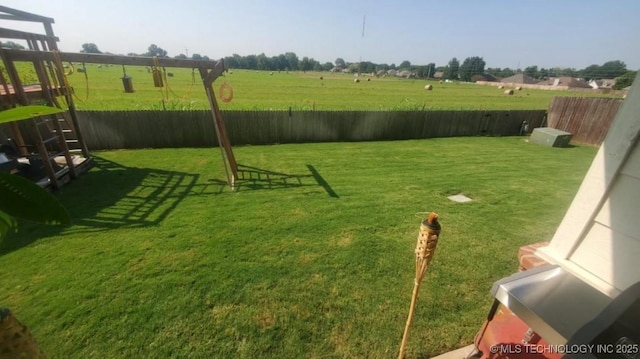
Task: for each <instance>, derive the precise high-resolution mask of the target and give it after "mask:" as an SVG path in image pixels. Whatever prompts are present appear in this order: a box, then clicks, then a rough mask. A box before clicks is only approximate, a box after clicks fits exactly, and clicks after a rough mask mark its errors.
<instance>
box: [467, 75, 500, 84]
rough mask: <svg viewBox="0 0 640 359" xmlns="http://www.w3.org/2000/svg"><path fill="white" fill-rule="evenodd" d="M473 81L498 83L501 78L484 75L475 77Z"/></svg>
mask: <svg viewBox="0 0 640 359" xmlns="http://www.w3.org/2000/svg"><path fill="white" fill-rule="evenodd" d="M472 79H473V80H474V81H488V82H498V81H500V79H499V78H497V77H495V76H493V75H491V74H482V75H473V77H472Z"/></svg>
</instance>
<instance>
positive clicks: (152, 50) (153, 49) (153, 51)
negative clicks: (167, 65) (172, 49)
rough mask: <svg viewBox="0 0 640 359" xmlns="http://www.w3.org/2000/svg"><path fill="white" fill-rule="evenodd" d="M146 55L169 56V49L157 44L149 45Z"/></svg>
mask: <svg viewBox="0 0 640 359" xmlns="http://www.w3.org/2000/svg"><path fill="white" fill-rule="evenodd" d="M145 56H157V57H167V51H166V50H165V49H163V48H161V47H158V45H156V44H151V45H149V48H148V49H147V53H146V54H145Z"/></svg>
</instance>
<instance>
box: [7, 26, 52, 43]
mask: <svg viewBox="0 0 640 359" xmlns="http://www.w3.org/2000/svg"><path fill="white" fill-rule="evenodd" d="M0 38H6V39H22V40H27V39H36V40H40V41H42V40H44V41H60V39H59V38H58V37H57V36H48V35H42V34H36V33H33V32H26V31H18V30H12V29H7V28H5V27H1V28H0Z"/></svg>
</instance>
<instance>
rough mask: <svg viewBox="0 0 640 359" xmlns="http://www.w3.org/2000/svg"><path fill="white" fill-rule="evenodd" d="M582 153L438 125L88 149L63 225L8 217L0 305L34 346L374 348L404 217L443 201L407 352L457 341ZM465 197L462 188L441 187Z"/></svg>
mask: <svg viewBox="0 0 640 359" xmlns="http://www.w3.org/2000/svg"><path fill="white" fill-rule="evenodd" d="M595 152H596V149H595V148H593V147H582V146H578V147H572V148H565V149H558V148H549V147H544V146H538V145H534V144H529V143H526V142H525V140H524V139H523V138H518V137H506V138H488V137H473V138H446V139H445V138H442V139H428V140H414V141H397V142H369V143H364V142H363V143H326V144H304V145H277V146H247V147H239V148H236V150H235V153H236V157H237V159H238V161H239V163H240V164H242V165H243V167H241V168H243V169H244V171H243V173H244V174H245V178H248V177H249V175H251V176H252V177H253V180H249V179H245V180H241V181H239V183H238V187H237V190H236V191H235V192H232V191H230V189H229V188H227V187H226V186H225V184H224V181H223V179H224V172H223V170H222V166H221V160H220V153H219V150H218V149H156V150H151V149H150V150H137V151H109V152H99V153H96V155H97V158H96V161H97V166H96V167H95V168H94V169H92V170H91V171H90V172H89V173H87V174H85V175H83V177H81V178H80V179H79V180H77V181H74V182H72V183H71V184H69V185H67V186H65V187H63V188H62V190H61V191H59V192H58V193H56V196H57V197H58V198H59V199H60V200H61V201H62V203H63V204H64V205H65V206H66V207H67V208H68V209H69V211H70V213H71V215H72V217H73V221H74V225H73V226H72V227H69V228H65V229H59V228H56V227H45V226H40V225H32V224H28V223H25V224H23V225H22V226H21V229H20V231H19V233H18V234H17V235H13V236H11V237H10V238H9V239H8V240H6V241H5V243H3V244H2V247H1V248H2V249H1V252H0V254H1V255H0V266H1V267H2V268H3V270H2V271H1V272H0V287H2V288H5V289H4V290H3V291H1V292H0V304H1V305H2V306H6V307H9V308H11V309H12V310H13V311H14V313H15V314H16V316H17V317H18V318H19V319H20V320H21V321H23V322H24V323H25V324H27V325H28V326H29V327H30V328H31V330H32V332H33V333H34V335H35V336H36V338H37V339H38V341H39V343H40V344H41V347H42V348H43V349H44V351H45V352H46V353H48V355H49V356H50V357H52V358H58V357H60V358H94V357H99V358H166V357H176V358H186V357H189V358H301V357H305V358H392V357H395V356H396V355H397V350H398V347H399V344H400V339H401V336H402V331H403V329H404V324H405V320H406V315H407V311H408V308H409V302H410V298H411V290H412V288H413V273H414V268H413V262H414V260H413V258H414V254H413V250H414V247H415V242H416V236H417V233H418V227H419V222H420V218H418V217H417V216H416V213H418V212H425V211H436V212H438V213H439V214H440V215H441V224H442V227H443V229H442V235H441V237H440V244H439V247H438V249H437V252H436V255H435V258H434V260H433V262H432V266H431V268H430V270H429V272H428V273H427V275H426V278H425V282H424V283H423V286H422V291H421V294H420V298H419V300H418V306H417V309H416V311H417V312H416V317H415V320H414V323H413V327H412V332H411V336H410V338H409V343H408V350H407V357H408V358H425V357H429V356H430V355H436V354H440V353H442V352H445V351H448V350H451V349H455V348H458V347H460V346H463V345H467V344H470V343H471V342H472V340H473V337H474V335H475V333H476V332H477V331H478V329H479V328H480V326H481V325H482V322H483V319H484V317H485V315H486V313H487V311H488V309H489V305H490V303H491V296H490V294H489V289H490V287H491V285H492V283H493V282H494V281H496V280H497V279H499V278H501V277H503V276H506V275H508V274H510V273H513V272H514V271H515V270H516V268H517V259H516V252H517V250H518V248H519V247H520V246H522V245H524V244H529V243H535V242H538V241H542V240H548V239H550V236H551V235H552V234H553V232H554V231H555V229H556V227H557V225H558V224H559V222H560V221H561V219H562V216H563V214H564V212H565V211H566V209H567V208H568V206H569V203H570V201H571V199H572V197H573V195H574V193H575V192H576V190H577V188H578V185H579V183H580V182H581V180H582V178H583V176H584V174H585V172H586V170H587V168H588V166H589V164H590V162H591V160H592V158H593V156H594V155H595ZM458 192H463V193H465V194H466V195H468V196H470V197H472V198H473V199H474V200H475V201H474V202H471V203H466V204H458V203H454V202H451V201H449V200H448V199H447V198H446V196H447V195H450V194H455V193H458Z"/></svg>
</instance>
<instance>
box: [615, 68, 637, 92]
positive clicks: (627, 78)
mask: <svg viewBox="0 0 640 359" xmlns="http://www.w3.org/2000/svg"><path fill="white" fill-rule="evenodd" d="M637 73H638V72H637V71H627V72H626V73H624V74H623V75H622V76H618V77H616V83H615V84H614V85H613V89H614V90H622V89H623V88H625V87H629V86H631V85H632V84H633V80H634V79H635V78H636V75H637Z"/></svg>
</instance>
